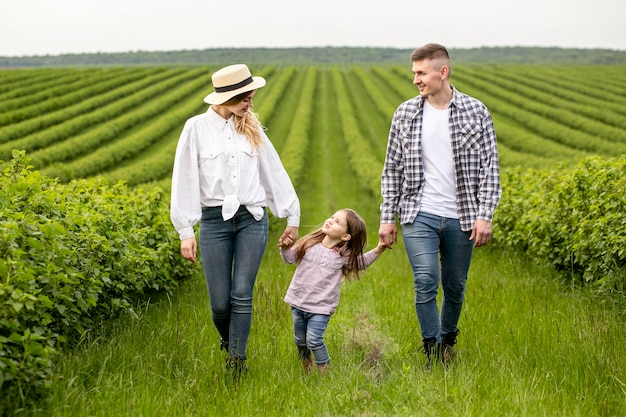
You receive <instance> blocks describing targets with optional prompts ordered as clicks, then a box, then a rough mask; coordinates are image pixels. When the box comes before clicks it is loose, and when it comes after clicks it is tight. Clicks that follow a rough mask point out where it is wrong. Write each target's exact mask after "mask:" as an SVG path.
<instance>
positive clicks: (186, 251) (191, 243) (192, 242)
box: [180, 237, 198, 262]
mask: <svg viewBox="0 0 626 417" xmlns="http://www.w3.org/2000/svg"><path fill="white" fill-rule="evenodd" d="M196 252H198V244H197V243H196V238H195V237H190V238H187V239H183V240H181V241H180V253H181V255H183V258H185V259H187V260H188V261H191V262H196Z"/></svg>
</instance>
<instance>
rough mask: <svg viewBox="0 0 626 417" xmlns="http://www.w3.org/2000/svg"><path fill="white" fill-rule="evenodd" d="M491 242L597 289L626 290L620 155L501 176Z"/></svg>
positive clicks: (624, 166)
mask: <svg viewBox="0 0 626 417" xmlns="http://www.w3.org/2000/svg"><path fill="white" fill-rule="evenodd" d="M494 228H495V229H496V230H497V232H496V237H495V241H496V242H499V243H500V244H503V245H508V246H514V247H518V248H522V249H524V250H526V251H527V252H528V253H530V254H531V255H533V256H535V257H536V258H537V259H538V261H540V262H541V261H544V260H547V261H548V262H550V263H551V264H553V265H554V266H555V267H556V268H558V269H560V270H563V271H568V272H570V274H571V277H572V278H573V279H581V280H582V282H584V283H588V284H593V285H597V286H598V287H600V288H605V289H616V290H619V291H623V290H624V288H625V287H626V157H622V158H621V159H619V160H604V159H601V158H599V157H588V158H586V159H583V160H582V161H581V162H580V163H579V164H578V165H577V166H576V167H574V168H571V169H567V170H566V169H564V168H563V167H557V169H555V170H543V171H542V170H535V169H527V170H524V169H519V168H518V169H516V170H512V171H510V172H508V173H507V174H506V175H503V199H502V202H501V203H500V206H499V208H498V213H497V214H496V216H495V218H494Z"/></svg>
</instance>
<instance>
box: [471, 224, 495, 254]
mask: <svg viewBox="0 0 626 417" xmlns="http://www.w3.org/2000/svg"><path fill="white" fill-rule="evenodd" d="M491 236H492V229H491V222H488V221H487V220H476V222H475V223H474V227H473V228H472V234H471V235H470V237H469V240H474V247H476V248H477V247H479V246H483V245H486V244H487V243H488V242H489V241H490V240H491Z"/></svg>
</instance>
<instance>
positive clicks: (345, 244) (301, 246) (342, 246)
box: [295, 208, 367, 280]
mask: <svg viewBox="0 0 626 417" xmlns="http://www.w3.org/2000/svg"><path fill="white" fill-rule="evenodd" d="M338 211H343V212H345V213H346V224H347V226H348V234H349V235H350V239H349V240H345V241H341V242H340V243H339V244H337V246H335V248H337V251H338V252H339V255H341V256H347V257H348V262H347V263H346V264H345V265H344V266H343V271H342V272H343V276H345V277H346V279H348V280H350V279H359V270H360V269H362V265H361V264H360V263H359V256H361V255H363V249H364V248H365V245H366V243H367V230H366V226H365V221H364V220H363V219H362V218H361V216H359V215H358V214H357V212H356V211H354V210H352V209H349V208H344V209H341V210H338ZM324 236H326V234H325V233H324V232H322V229H321V228H319V229H317V230H315V231H314V232H311V233H309V234H308V235H306V236H303V237H302V238H301V239H300V240H298V241H297V242H296V244H295V249H296V262H300V261H301V260H302V258H303V257H304V253H305V252H306V251H307V250H308V249H309V248H310V247H311V246H313V245H316V244H318V243H320V242H321V241H322V240H324Z"/></svg>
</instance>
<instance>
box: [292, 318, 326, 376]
mask: <svg viewBox="0 0 626 417" xmlns="http://www.w3.org/2000/svg"><path fill="white" fill-rule="evenodd" d="M291 315H292V317H293V340H294V342H295V343H296V347H297V348H298V355H299V356H300V359H307V358H308V357H309V356H310V353H311V352H313V356H314V357H315V363H316V364H317V365H324V364H326V363H328V362H330V356H328V349H326V344H325V343H324V332H325V331H326V328H327V327H328V322H329V321H330V315H329V314H315V313H307V312H306V311H302V310H300V309H297V308H295V307H292V308H291Z"/></svg>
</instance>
